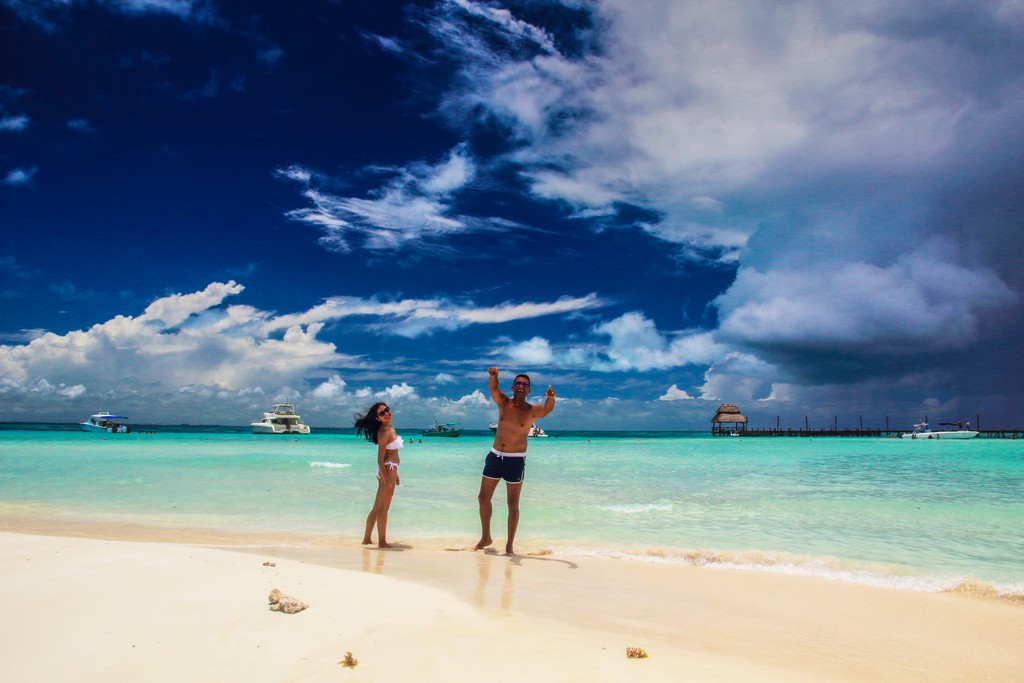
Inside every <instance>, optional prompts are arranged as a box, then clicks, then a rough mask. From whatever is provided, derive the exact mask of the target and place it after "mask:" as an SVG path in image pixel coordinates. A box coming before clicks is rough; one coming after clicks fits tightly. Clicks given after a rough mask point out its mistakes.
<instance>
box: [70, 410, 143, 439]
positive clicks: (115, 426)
mask: <svg viewBox="0 0 1024 683" xmlns="http://www.w3.org/2000/svg"><path fill="white" fill-rule="evenodd" d="M127 419H128V418H127V417H124V416H123V415H112V414H110V413H108V412H106V411H103V410H101V411H100V412H98V413H96V414H95V415H93V416H91V417H90V418H89V419H88V420H87V421H85V422H81V423H80V425H81V427H82V431H84V432H102V433H104V434H128V433H129V432H131V431H132V430H131V427H129V426H128V425H126V424H125V423H124V421H125V420H127Z"/></svg>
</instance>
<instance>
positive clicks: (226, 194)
mask: <svg viewBox="0 0 1024 683" xmlns="http://www.w3.org/2000/svg"><path fill="white" fill-rule="evenodd" d="M1022 221H1024V2H1021V0H990V1H983V2H979V1H978V0H935V1H934V2H917V3H907V2H900V1H885V0H870V1H865V2H856V3H850V2H846V1H845V0H835V1H832V0H817V1H813V0H779V1H777V2H749V1H736V0H722V1H721V2H715V3H707V2H699V1H697V0H692V1H691V0H561V1H556V0H532V1H530V2H525V1H523V2H499V1H497V0H495V1H486V0H423V1H417V2H397V1H388V0H374V1H373V2H365V1H363V2H361V1H357V0H349V1H346V0H305V1H304V2H264V3H252V2H248V1H245V0H0V307H2V308H0V312H2V315H0V397H3V399H4V401H3V404H4V407H5V411H4V414H3V415H2V416H0V420H2V421H60V422H79V421H82V420H84V419H86V418H87V417H88V416H89V415H90V414H92V413H94V412H96V411H98V410H101V409H103V410H110V411H111V412H116V413H119V414H122V415H127V416H128V417H129V418H130V419H131V421H132V422H135V423H167V424H178V423H190V424H222V425H245V424H248V423H249V422H251V421H253V420H255V419H258V418H259V417H260V414H261V413H262V412H263V411H264V410H268V409H269V408H270V405H271V404H273V403H277V402H281V401H290V402H293V403H295V404H296V408H297V411H298V412H299V413H300V415H302V417H303V419H304V421H305V422H307V423H308V424H310V425H311V426H312V427H313V428H314V429H316V428H317V427H318V426H322V427H347V426H351V424H352V419H353V416H354V415H355V414H356V413H358V412H365V410H366V409H367V408H368V407H369V406H370V405H371V404H372V403H373V402H374V401H377V400H383V401H386V402H388V404H389V405H390V406H392V408H393V411H394V414H395V425H396V426H398V427H399V428H403V427H406V428H416V427H425V426H428V425H429V424H431V423H432V422H433V421H434V420H438V421H460V422H462V423H463V425H464V426H465V427H467V428H470V429H483V428H486V426H487V424H488V423H489V422H490V421H491V420H494V419H495V417H496V410H495V406H494V404H493V402H492V400H491V398H490V395H489V392H488V390H487V368H488V367H491V366H494V367H498V368H499V369H500V371H501V374H500V378H501V385H502V387H503V388H504V389H505V390H506V391H510V385H511V380H512V378H513V376H514V375H515V374H516V373H519V372H527V373H529V374H530V376H531V379H532V381H533V391H532V394H531V397H530V398H531V400H532V401H533V402H537V401H539V400H541V399H542V397H543V392H544V389H545V388H546V387H547V386H548V385H551V386H553V387H554V389H555V391H556V393H557V396H558V399H557V400H558V403H557V407H556V409H555V411H554V412H553V413H551V414H550V415H549V416H548V417H547V418H545V420H544V423H543V425H542V426H544V427H545V429H547V430H548V431H558V430H622V429H637V430H706V429H709V428H710V420H711V418H712V417H713V416H714V414H715V411H716V409H717V407H718V406H719V405H720V404H722V403H735V404H737V405H738V406H739V407H740V409H741V410H742V411H743V413H744V414H745V415H747V416H748V418H749V420H750V423H749V424H750V426H752V427H758V426H760V427H774V426H775V425H776V424H778V425H779V426H781V427H784V428H785V427H793V428H801V427H803V426H804V425H805V424H807V425H808V426H810V427H812V428H818V427H829V426H833V425H838V426H839V427H840V428H842V427H857V426H859V425H860V424H863V425H864V426H866V427H867V426H874V427H884V426H885V425H886V424H888V425H890V426H891V427H892V428H904V429H905V428H910V427H911V426H912V424H913V423H914V422H915V421H917V420H920V419H921V418H923V417H925V416H928V417H929V419H930V420H931V421H932V423H933V424H936V423H938V422H939V421H940V420H949V421H956V420H970V421H971V422H972V423H974V422H975V421H976V420H978V419H979V417H980V422H981V426H982V427H983V428H991V429H995V428H1010V427H1017V428H1019V427H1021V426H1024V400H1022V389H1021V387H1022V386H1024V362H1022V358H1024V352H1022V345H1021V343H1020V339H1021V336H1022V333H1024V315H1022V313H1024V311H1022V302H1024V297H1022V294H1024V269H1022V268H1021V265H1022V261H1024V257H1022V254H1024V229H1022V228H1024V225H1022ZM887 421H888V422H887Z"/></svg>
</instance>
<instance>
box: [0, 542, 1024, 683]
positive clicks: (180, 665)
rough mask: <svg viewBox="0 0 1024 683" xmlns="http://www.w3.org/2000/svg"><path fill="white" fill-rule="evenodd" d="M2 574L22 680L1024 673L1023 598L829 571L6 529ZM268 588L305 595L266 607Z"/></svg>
mask: <svg viewBox="0 0 1024 683" xmlns="http://www.w3.org/2000/svg"><path fill="white" fill-rule="evenodd" d="M266 562H270V563H273V564H274V565H275V566H265V565H264V563H266ZM323 563H329V564H330V565H334V566H327V564H323ZM0 575H2V576H3V581H2V583H0V598H2V600H3V604H4V607H5V617H4V619H3V620H0V642H2V643H3V657H0V677H2V679H3V680H4V681H11V682H19V683H20V682H30V681H71V680H74V681H105V682H111V681H143V680H144V681H185V680H187V681H229V680H231V681H234V680H244V681H346V680H352V681H406V680H408V681H413V680H415V681H449V680H453V679H458V680H462V679H464V678H467V677H474V678H475V677H481V678H483V679H485V680H488V681H513V680H515V681H521V680H535V681H601V680H640V681H667V680H673V681H678V680H686V681H879V680H886V681H923V680H927V681H967V680H990V681H1020V680H1024V657H1022V656H1021V652H1024V607H1022V606H1020V605H1015V604H1010V603H1007V602H1002V601H998V600H993V599H988V598H979V597H973V596H965V595H955V594H926V593H919V592H912V591H897V590H889V589H881V588H870V587H864V586H857V585H851V584H844V583H838V582H830V581H827V580H824V579H818V578H806V577H794V576H786V575H776V574H763V573H755V572H741V571H731V570H724V569H710V568H702V567H692V566H670V565H659V564H653V563H642V562H637V561H625V560H612V559H591V558H582V559H581V558H559V557H557V556H553V555H543V556H537V557H530V556H525V557H518V558H507V557H504V556H501V555H498V554H495V553H485V552H472V551H458V552H451V551H444V550H441V549H437V550H434V549H421V548H418V547H401V548H399V549H398V550H397V551H378V550H369V549H361V548H358V547H354V546H348V547H331V548H324V547H289V548H284V547H277V548H275V549H266V548H262V549H261V548H253V547H248V548H240V547H239V548H229V549H223V548H215V547H210V546H197V545H188V544H182V543H166V542H163V543H155V542H150V541H128V540H102V539H95V538H82V537H65V536H50V535H41V534H25V533H11V532H3V533H0ZM273 588H278V589H280V590H281V591H282V592H284V593H285V594H288V595H291V596H294V597H296V598H298V599H300V600H302V601H304V602H306V603H308V604H309V605H310V607H309V609H307V610H305V611H303V612H300V613H297V614H282V613H280V612H272V611H270V610H269V609H268V602H267V596H268V594H269V593H270V591H271V590H272V589H273ZM627 647H640V648H643V649H644V650H645V651H646V652H647V653H648V655H649V656H648V658H646V659H629V658H627V657H626V648H627ZM346 652H352V654H353V656H354V657H355V658H356V659H357V660H358V662H359V663H358V665H357V666H356V667H355V668H351V669H350V668H345V667H343V666H342V665H341V664H340V662H341V661H342V660H343V659H344V657H345V654H346Z"/></svg>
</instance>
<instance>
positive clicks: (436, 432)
mask: <svg viewBox="0 0 1024 683" xmlns="http://www.w3.org/2000/svg"><path fill="white" fill-rule="evenodd" d="M460 434H462V425H460V424H459V423H458V422H442V423H440V424H438V423H437V421H436V420H435V421H434V424H433V426H431V427H430V428H429V429H424V430H423V432H422V435H423V436H448V437H455V436H459V435H460Z"/></svg>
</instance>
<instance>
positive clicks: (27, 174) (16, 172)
mask: <svg viewBox="0 0 1024 683" xmlns="http://www.w3.org/2000/svg"><path fill="white" fill-rule="evenodd" d="M38 170H39V168H38V167H36V166H32V167H31V168H15V169H11V170H10V171H8V172H7V175H6V176H5V177H4V184H5V185H28V184H29V183H30V182H32V177H33V176H34V175H35V174H36V172H37V171H38Z"/></svg>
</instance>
